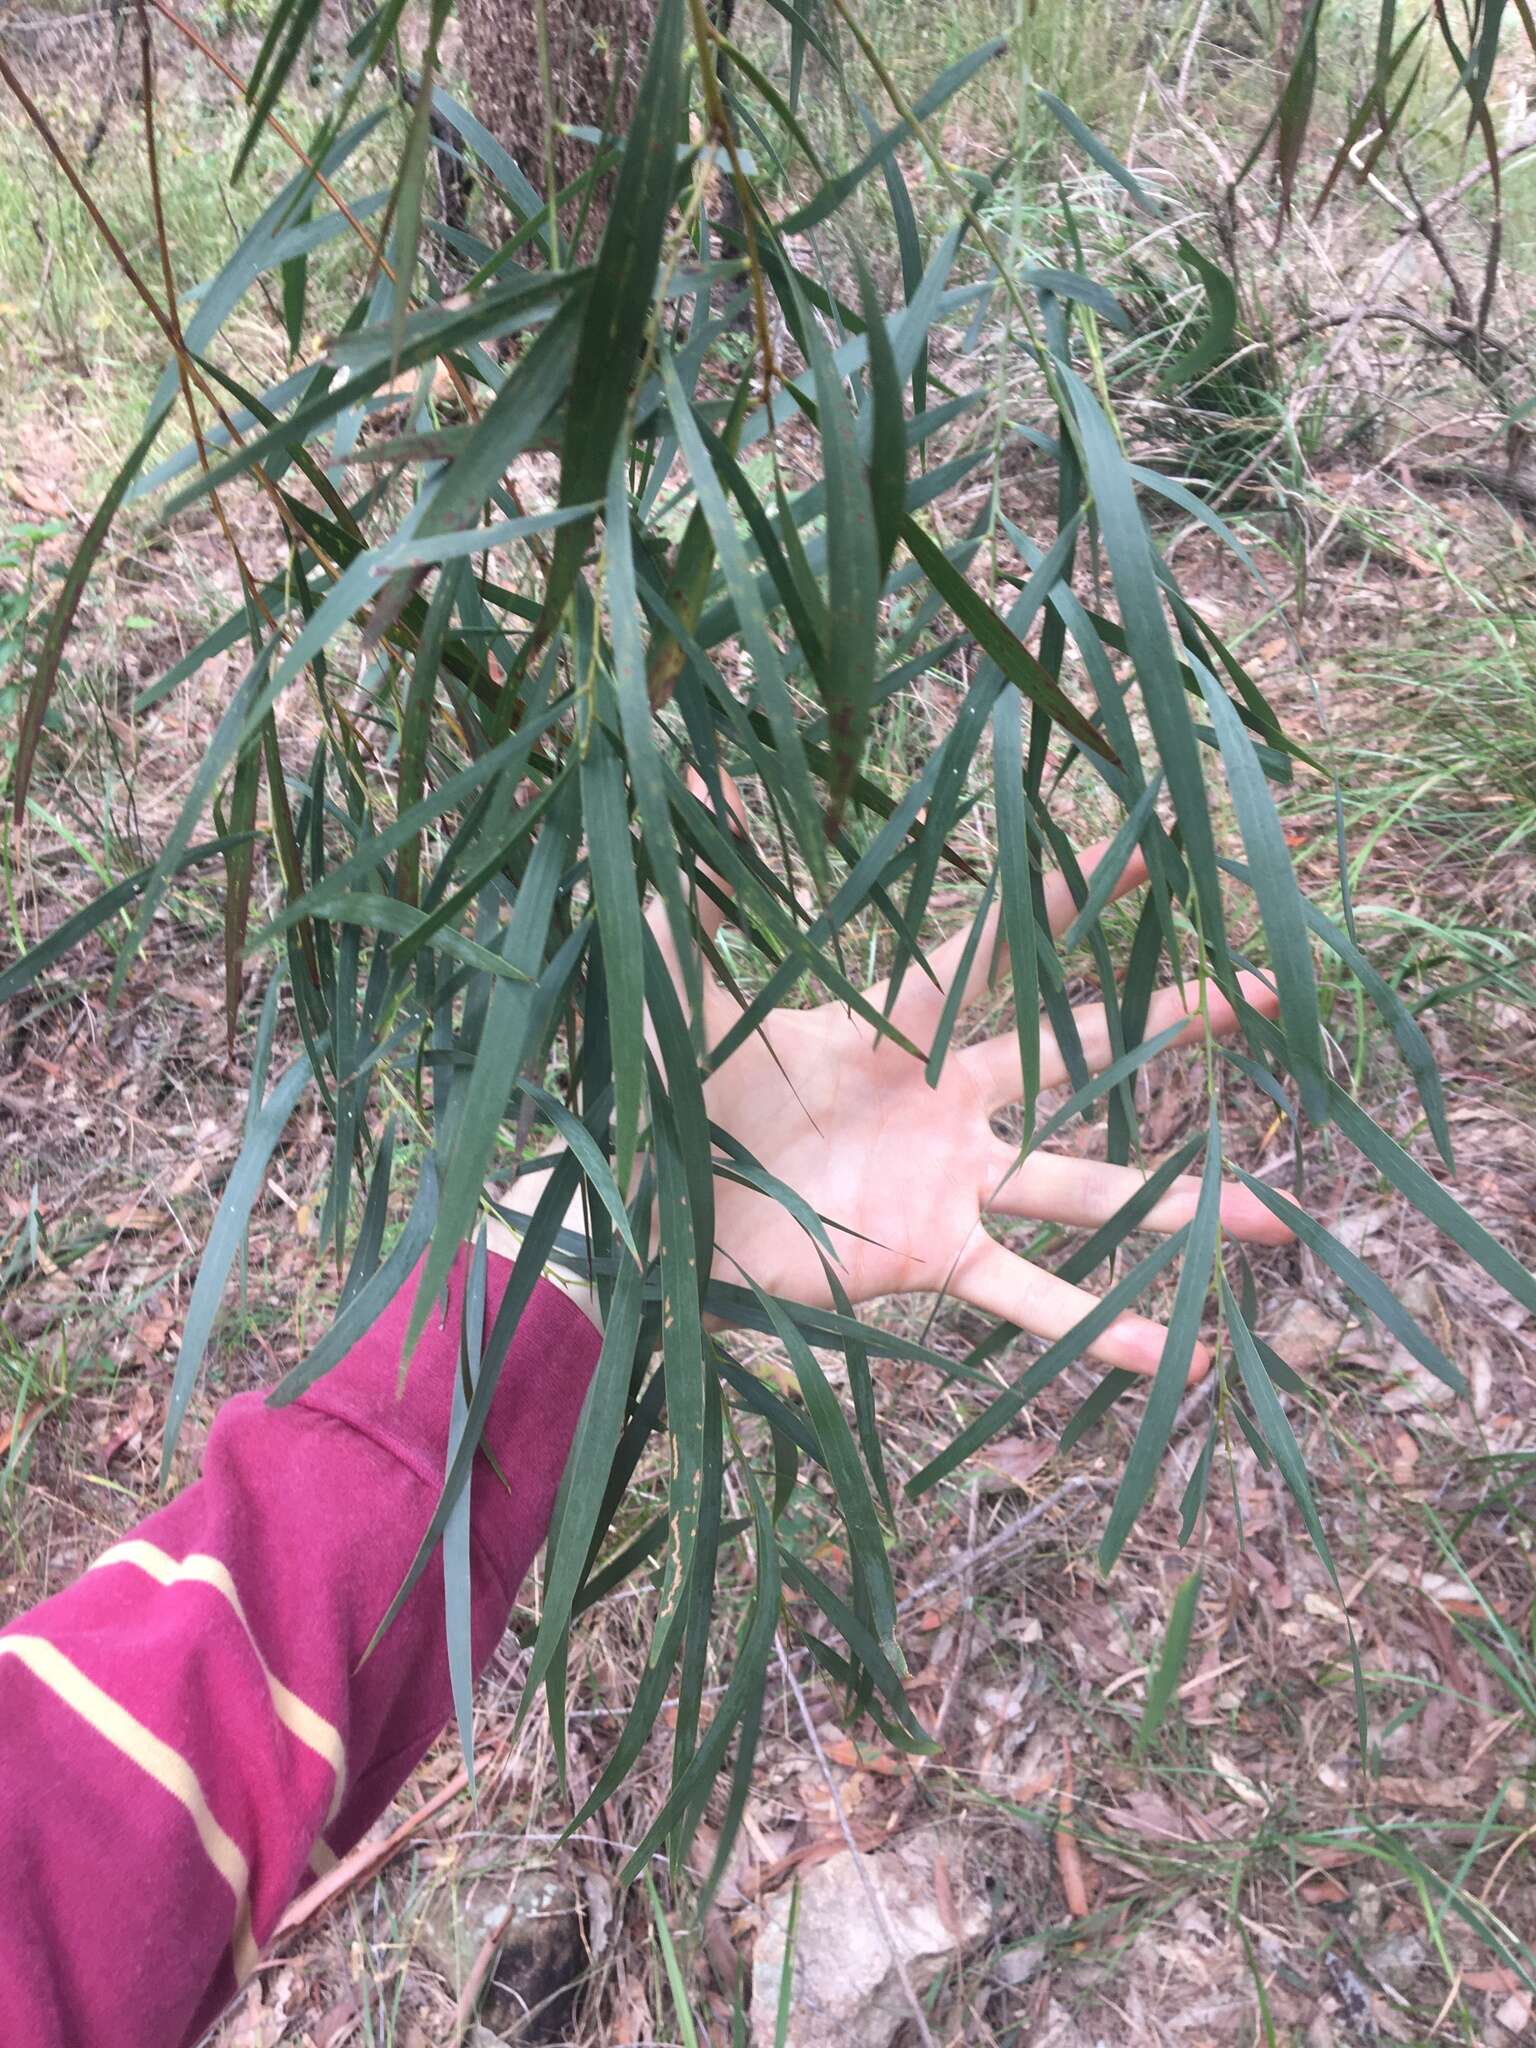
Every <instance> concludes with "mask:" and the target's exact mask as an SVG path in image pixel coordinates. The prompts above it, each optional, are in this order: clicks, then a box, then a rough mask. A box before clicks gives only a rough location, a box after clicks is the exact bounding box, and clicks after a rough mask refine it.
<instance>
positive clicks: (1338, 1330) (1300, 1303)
mask: <svg viewBox="0 0 1536 2048" xmlns="http://www.w3.org/2000/svg"><path fill="white" fill-rule="evenodd" d="M1343 1335H1344V1325H1343V1324H1342V1323H1341V1322H1340V1321H1339V1319H1338V1317H1337V1316H1331V1315H1329V1313H1328V1311H1327V1310H1326V1309H1325V1308H1324V1307H1323V1306H1322V1305H1321V1304H1320V1303H1319V1302H1315V1301H1309V1300H1308V1299H1307V1297H1306V1296H1305V1295H1300V1296H1298V1297H1297V1299H1296V1300H1295V1301H1292V1302H1289V1303H1287V1305H1286V1307H1285V1309H1284V1311H1283V1312H1282V1314H1281V1316H1280V1320H1279V1321H1278V1322H1277V1323H1276V1325H1275V1327H1274V1329H1273V1331H1272V1332H1271V1333H1270V1339H1269V1341H1270V1343H1271V1344H1272V1345H1273V1346H1274V1348H1275V1350H1276V1351H1278V1352H1279V1354H1280V1356H1281V1357H1282V1358H1283V1359H1284V1360H1285V1362H1286V1364H1287V1365H1289V1366H1291V1367H1292V1368H1293V1369H1294V1370H1295V1371H1296V1372H1308V1371H1310V1370H1312V1369H1314V1368H1315V1367H1317V1366H1320V1365H1326V1364H1327V1363H1328V1361H1329V1359H1330V1358H1332V1357H1333V1355H1334V1353H1335V1352H1336V1351H1337V1350H1338V1348H1339V1340H1340V1338H1341V1337H1342V1336H1343Z"/></svg>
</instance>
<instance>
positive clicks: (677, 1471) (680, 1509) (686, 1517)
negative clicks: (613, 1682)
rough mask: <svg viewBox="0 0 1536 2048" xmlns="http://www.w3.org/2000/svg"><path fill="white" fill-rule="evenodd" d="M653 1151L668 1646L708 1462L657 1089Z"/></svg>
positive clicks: (678, 1156) (682, 1238) (675, 1193)
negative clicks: (665, 1461) (663, 1395)
mask: <svg viewBox="0 0 1536 2048" xmlns="http://www.w3.org/2000/svg"><path fill="white" fill-rule="evenodd" d="M651 1110H652V1124H651V1129H652V1133H653V1136H654V1139H655V1145H656V1213H657V1221H658V1225H659V1231H660V1238H661V1299H662V1319H661V1356H662V1366H663V1369H664V1371H665V1374H666V1388H667V1427H668V1430H669V1432H670V1434H671V1439H672V1470H671V1475H670V1479H669V1483H668V1487H667V1508H668V1516H669V1520H670V1523H671V1530H670V1537H669V1541H668V1545H667V1557H666V1568H665V1571H664V1574H663V1578H662V1583H661V1590H660V1596H659V1599H660V1605H659V1609H658V1613H657V1621H656V1629H657V1641H658V1643H659V1642H661V1641H664V1640H665V1639H666V1637H667V1635H668V1632H669V1625H670V1623H671V1621H672V1618H673V1616H674V1614H676V1613H678V1612H679V1611H680V1610H681V1607H682V1600H683V1593H684V1591H685V1589H686V1587H687V1583H688V1573H689V1570H690V1569H691V1567H692V1564H693V1553H694V1545H695V1543H696V1541H697V1538H698V1530H699V1515H700V1509H701V1501H700V1488H701V1485H702V1477H701V1475H702V1470H703V1460H704V1372H705V1364H704V1325H703V1321H702V1318H701V1316H700V1312H699V1294H700V1281H699V1258H698V1241H697V1238H696V1237H695V1233H694V1216H693V1208H692V1204H691V1197H690V1193H689V1173H688V1166H687V1163H686V1161H685V1160H684V1157H683V1154H682V1152H681V1149H680V1147H679V1143H678V1135H677V1127H676V1125H675V1123H674V1121H673V1117H672V1112H671V1108H670V1106H669V1105H668V1103H667V1101H666V1098H665V1095H664V1093H663V1091H662V1090H661V1089H660V1088H659V1087H657V1086H654V1085H653V1087H652V1091H651Z"/></svg>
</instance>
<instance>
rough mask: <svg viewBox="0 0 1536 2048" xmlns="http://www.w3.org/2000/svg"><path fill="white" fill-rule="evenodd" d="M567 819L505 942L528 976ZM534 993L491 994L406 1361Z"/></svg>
mask: <svg viewBox="0 0 1536 2048" xmlns="http://www.w3.org/2000/svg"><path fill="white" fill-rule="evenodd" d="M562 793H564V792H562ZM570 813H571V807H570V806H569V805H568V804H558V805H556V806H555V807H554V808H553V809H552V810H551V811H550V812H549V814H548V816H547V817H546V818H545V821H544V828H543V830H542V831H541V832H540V834H539V836H538V838H537V840H536V841H535V842H534V848H533V853H532V855H531V856H530V859H529V862H528V868H527V872H526V873H525V874H524V876H523V880H522V885H521V887H520V888H519V889H518V892H517V900H516V901H515V903H514V904H513V906H512V916H511V918H510V919H509V921H508V923H507V926H506V929H505V931H504V933H503V936H502V942H501V953H502V958H503V959H504V960H506V961H507V962H508V964H509V965H511V966H513V967H515V968H517V969H518V970H519V971H520V973H521V974H523V975H524V976H531V975H534V974H536V973H537V972H538V970H539V968H540V966H541V964H542V962H543V959H544V952H545V947H546V944H547V940H548V933H549V921H550V915H551V912H552V911H553V908H554V900H555V888H556V885H557V884H558V882H559V880H560V876H561V873H562V871H563V869H564V867H565V863H566V859H567V856H568V854H569V851H570V846H571V840H572V836H573V833H572V822H573V821H572V819H571V815H570ZM534 994H535V989H534V987H533V985H532V983H531V982H530V981H529V980H526V979H525V980H520V981H510V980H498V981H497V982H496V984H495V987H494V988H493V989H492V991H491V999H490V1007H489V1009H488V1011H487V1013H486V1019H485V1029H484V1032H483V1033H482V1035H481V1039H480V1043H479V1045H478V1047H477V1048H476V1052H475V1060H474V1065H473V1066H472V1068H471V1069H470V1073H469V1077H468V1080H467V1082H466V1084H465V1087H464V1092H463V1099H462V1102H461V1103H460V1104H459V1106H458V1109H457V1113H456V1115H455V1117H454V1119H453V1131H452V1142H451V1145H450V1146H449V1147H447V1148H446V1150H445V1151H443V1152H441V1153H440V1157H439V1173H440V1176H441V1182H442V1193H441V1195H440V1197H439V1207H438V1218H437V1226H436V1229H435V1230H434V1232H433V1235H432V1247H431V1250H430V1251H429V1252H428V1254H427V1259H426V1264H425V1265H424V1267H423V1269H422V1278H421V1282H420V1284H419V1286H418V1287H417V1289H416V1299H415V1301H414V1303H413V1305H412V1308H411V1315H410V1321H409V1323H408V1324H407V1326H406V1333H405V1342H404V1345H403V1347H402V1357H403V1358H405V1359H409V1357H410V1355H411V1353H412V1351H414V1349H415V1348H416V1339H417V1338H418V1337H419V1336H420V1335H421V1331H422V1327H423V1325H424V1324H425V1322H426V1319H427V1315H428V1313H429V1311H430V1309H431V1306H432V1303H433V1301H434V1300H435V1299H436V1297H437V1295H438V1294H439V1293H440V1292H441V1291H442V1287H443V1284H444V1282H445V1281H446V1280H447V1278H448V1272H449V1268H450V1267H451V1266H452V1264H453V1262H454V1260H455V1258H456V1257H457V1256H458V1250H459V1246H460V1245H461V1244H462V1243H463V1242H464V1240H465V1239H466V1238H467V1237H468V1236H469V1233H470V1228H471V1226H472V1224H473V1221H474V1218H475V1215H476V1213H477V1211H478V1210H479V1207H480V1201H481V1197H482V1194H483V1192H484V1188H485V1181H486V1176H487V1174H488V1172H489V1170H490V1163H491V1155H492V1153H493V1152H494V1151H495V1149H496V1138H497V1132H498V1131H499V1129H500V1127H501V1119H502V1115H503V1113H504V1112H505V1110H506V1106H507V1099H508V1097H509V1096H510V1095H511V1093H512V1084H513V1082H514V1080H515V1079H516V1077H517V1075H518V1073H519V1071H520V1070H521V1067H522V1064H523V1060H524V1057H525V1055H526V1052H527V1048H528V1042H529V1029H530V1025H531V1022H532V1018H533V1007H534V1005H533V999H534Z"/></svg>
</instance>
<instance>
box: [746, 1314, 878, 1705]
mask: <svg viewBox="0 0 1536 2048" xmlns="http://www.w3.org/2000/svg"><path fill="white" fill-rule="evenodd" d="M749 1284H750V1285H751V1287H752V1291H753V1293H754V1294H755V1295H756V1296H757V1298H758V1300H759V1301H760V1302H761V1303H762V1305H763V1307H764V1309H765V1310H766V1311H767V1314H768V1318H769V1320H770V1322H771V1323H772V1324H773V1333H774V1335H775V1336H776V1337H777V1338H778V1340H779V1342H780V1343H781V1344H782V1345H783V1346H784V1349H785V1351H786V1352H788V1354H789V1363H790V1367H791V1369H792V1371H793V1372H794V1375H795V1379H796V1380H797V1382H798V1383H799V1387H800V1393H801V1397H802V1399H803V1400H804V1402H805V1408H806V1413H807V1414H808V1415H809V1417H810V1420H811V1427H812V1428H813V1429H814V1430H815V1432H816V1441H817V1442H818V1443H819V1444H820V1446H821V1456H822V1462H823V1463H824V1464H825V1465H826V1467H827V1470H828V1471H829V1472H830V1473H831V1475H832V1484H833V1486H834V1488H835V1489H836V1492H837V1505H838V1509H839V1511H840V1513H841V1514H842V1517H843V1523H844V1526H845V1527H846V1529H847V1531H848V1543H849V1547H850V1549H851V1551H852V1553H853V1556H854V1558H855V1560H856V1562H857V1566H858V1569H859V1570H860V1572H861V1573H862V1574H863V1577H864V1581H865V1584H866V1585H867V1586H868V1588H869V1591H870V1599H871V1612H872V1617H873V1620H874V1624H875V1631H876V1633H877V1635H878V1636H879V1638H880V1644H881V1647H882V1649H883V1650H884V1651H885V1653H886V1655H887V1656H888V1657H889V1658H890V1659H891V1661H892V1663H893V1664H895V1665H896V1667H897V1669H898V1670H901V1669H904V1668H905V1662H906V1660H905V1659H904V1658H903V1656H902V1654H901V1650H900V1647H899V1646H898V1644H897V1641H896V1589H895V1587H894V1585H893V1584H892V1581H891V1566H890V1560H889V1558H888V1557H887V1556H886V1550H885V1538H884V1536H883V1534H882V1533H881V1529H880V1517H879V1514H878V1512H877V1511H876V1508H875V1503H874V1498H873V1496H872V1494H871V1492H870V1489H869V1481H868V1479H867V1477H866V1476H865V1472H864V1466H863V1462H862V1460H861V1459H860V1457H859V1452H858V1446H857V1445H856V1444H855V1443H854V1440H853V1431H852V1430H851V1429H850V1428H849V1427H848V1418H847V1417H846V1416H845V1415H844V1413H843V1406H842V1403H841V1401H839V1400H838V1398H837V1395H836V1394H835V1393H834V1391H833V1389H832V1385H831V1382H830V1381H829V1380H828V1379H827V1376H826V1374H825V1373H824V1372H823V1371H822V1369H821V1366H820V1364H819V1363H818V1361H817V1358H816V1354H815V1352H814V1351H812V1349H811V1347H810V1345H809V1344H807V1343H806V1341H805V1338H804V1337H803V1336H802V1335H801V1333H800V1332H799V1330H797V1329H796V1327H795V1325H794V1324H793V1322H791V1321H790V1319H789V1317H788V1316H786V1315H785V1314H784V1311H783V1310H782V1308H781V1307H780V1306H779V1304H778V1302H777V1301H775V1300H774V1298H773V1296H772V1295H771V1294H765V1293H764V1292H763V1290H762V1289H761V1288H760V1287H759V1286H758V1285H757V1284H756V1282H755V1281H751V1280H750V1276H749Z"/></svg>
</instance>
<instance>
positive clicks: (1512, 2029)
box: [1494, 1991, 1531, 2040]
mask: <svg viewBox="0 0 1536 2048" xmlns="http://www.w3.org/2000/svg"><path fill="white" fill-rule="evenodd" d="M1494 2018H1495V2019H1496V2020H1497V2021H1498V2023H1499V2025H1500V2026H1501V2027H1502V2028H1503V2029H1504V2031H1505V2033H1506V2034H1513V2035H1514V2037H1515V2039H1516V2040H1518V2039H1519V2038H1520V2036H1521V2035H1522V2034H1523V2033H1524V2032H1525V2030H1526V2028H1527V2027H1528V2026H1529V2025H1530V2021H1531V2001H1530V2000H1529V1999H1528V1998H1527V1997H1526V1995H1525V1993H1524V1992H1523V1991H1512V1992H1511V1993H1510V1995H1509V1997H1508V1998H1506V1999H1505V2001H1504V2003H1503V2004H1502V2005H1501V2006H1500V2007H1499V2009H1498V2011H1497V2012H1496V2013H1495V2014H1494Z"/></svg>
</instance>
